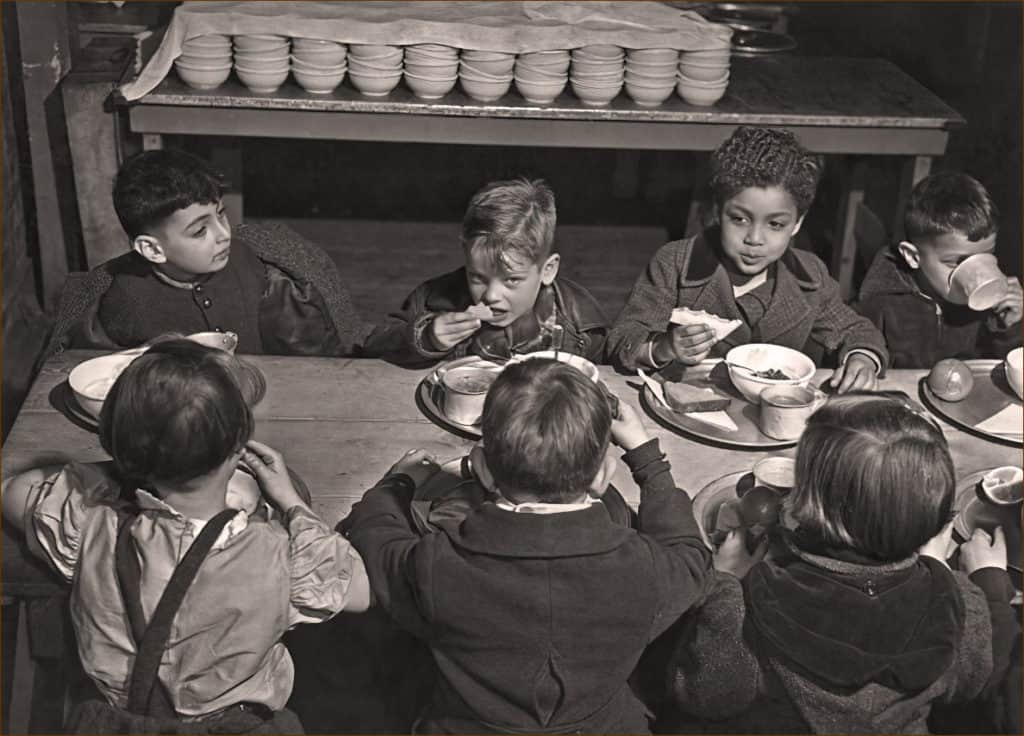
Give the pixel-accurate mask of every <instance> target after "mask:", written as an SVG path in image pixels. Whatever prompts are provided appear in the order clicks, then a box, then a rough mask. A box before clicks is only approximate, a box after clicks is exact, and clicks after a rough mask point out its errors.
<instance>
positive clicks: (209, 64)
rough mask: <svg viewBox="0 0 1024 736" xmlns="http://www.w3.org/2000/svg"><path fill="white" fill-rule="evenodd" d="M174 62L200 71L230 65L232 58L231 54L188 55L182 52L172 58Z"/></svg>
mask: <svg viewBox="0 0 1024 736" xmlns="http://www.w3.org/2000/svg"><path fill="white" fill-rule="evenodd" d="M174 63H175V64H178V65H180V66H183V67H186V68H188V69H193V70H195V71H202V70H204V69H209V70H212V71H220V70H221V69H223V68H224V67H230V66H231V63H232V59H231V54H228V55H227V56H189V55H188V54H182V55H181V56H179V57H178V58H177V59H175V60H174Z"/></svg>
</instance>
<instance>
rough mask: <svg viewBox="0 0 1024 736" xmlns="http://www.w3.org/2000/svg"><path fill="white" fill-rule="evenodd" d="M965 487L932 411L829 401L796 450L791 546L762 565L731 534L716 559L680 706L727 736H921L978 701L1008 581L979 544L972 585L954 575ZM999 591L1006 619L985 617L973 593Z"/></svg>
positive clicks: (1000, 556) (684, 649)
mask: <svg viewBox="0 0 1024 736" xmlns="http://www.w3.org/2000/svg"><path fill="white" fill-rule="evenodd" d="M955 487H956V478H955V475H954V470H953V461H952V459H951V458H950V456H949V451H948V449H947V446H946V442H945V439H944V438H943V436H942V433H941V431H940V430H939V429H938V428H937V427H935V426H934V425H933V424H932V423H931V422H930V421H928V420H927V419H926V418H924V417H922V416H920V415H918V414H916V413H914V412H913V411H912V410H911V409H909V408H908V407H906V406H905V405H903V404H902V403H901V402H899V401H895V400H892V399H889V398H884V397H878V396H872V395H860V396H856V395H854V396H848V397H838V398H835V399H833V400H832V401H830V402H829V403H827V404H826V405H825V406H824V407H823V408H822V409H820V410H819V411H817V412H816V413H815V414H814V415H812V416H811V418H810V420H809V421H808V424H807V429H806V430H805V431H804V433H803V435H802V436H801V438H800V443H799V446H798V448H797V456H796V485H795V488H794V489H793V491H792V493H791V494H790V495H789V496H788V497H787V498H786V499H785V500H784V502H783V516H784V524H785V527H789V528H788V529H787V528H784V529H781V538H782V539H781V542H782V546H783V547H784V552H782V553H781V554H779V555H776V556H775V557H774V558H773V559H771V560H770V561H764V562H760V563H757V564H754V560H753V559H752V558H751V556H750V555H749V554H748V553H747V551H746V547H745V544H744V540H743V535H742V534H739V533H737V532H733V533H732V534H731V536H730V537H729V538H727V539H726V541H725V542H723V544H722V547H721V548H720V549H719V550H718V552H716V555H715V568H716V574H715V582H714V585H713V586H712V590H711V592H710V593H709V595H708V597H707V599H706V601H705V603H704V604H703V606H702V607H701V608H700V609H699V611H698V612H697V613H696V615H695V621H693V622H692V629H691V631H692V637H684V638H683V640H682V641H681V644H680V647H679V649H678V651H677V653H676V658H675V662H674V666H673V675H674V676H673V680H674V683H673V684H674V694H675V698H676V699H677V702H678V704H679V706H680V707H681V708H682V709H683V710H685V711H687V712H689V713H691V714H693V715H696V716H698V717H702V718H707V719H711V720H725V719H727V720H726V722H725V723H723V724H716V728H717V727H718V725H721V726H722V728H723V730H725V731H728V732H730V733H743V732H750V731H751V729H753V730H756V731H761V732H767V733H807V732H813V733H927V732H928V731H927V730H926V726H925V719H926V718H927V716H928V712H929V710H930V709H931V707H932V703H933V702H942V701H964V700H968V699H971V698H973V697H975V696H977V695H978V694H979V693H980V692H981V691H982V688H983V686H984V685H985V683H986V680H987V679H988V678H989V677H990V674H991V672H992V639H993V622H995V621H996V620H997V619H1000V620H1002V621H1004V622H1005V620H1007V619H1006V616H1005V615H1003V614H1005V613H1007V612H1008V609H1009V599H1008V597H1005V596H1004V597H1002V598H1001V599H1000V596H1002V595H1003V592H1004V589H1003V587H1000V586H1001V585H1005V584H1008V582H1009V581H1008V580H1007V579H1006V573H1005V569H1006V554H1005V545H1004V546H1003V547H1002V548H999V547H998V545H992V546H991V547H990V546H989V544H988V542H987V540H984V539H982V537H981V535H978V536H977V537H976V538H975V539H974V540H972V541H971V542H968V543H967V544H966V545H965V549H968V548H969V549H970V551H971V553H970V554H962V555H961V564H962V566H963V567H964V568H965V570H966V573H967V574H970V577H971V580H968V578H967V574H964V573H961V572H951V571H950V570H949V568H948V567H947V566H946V564H945V557H946V549H947V545H948V542H949V539H950V534H951V533H952V532H951V526H952V524H951V523H949V522H950V519H951V518H952V516H953V514H954V510H953V500H954V496H955ZM1000 536H1001V535H1000ZM919 548H921V551H920V554H919V552H918V550H919ZM936 558H938V559H936ZM751 565H753V566H752V567H751ZM988 568H1002V571H1000V570H996V571H995V573H996V575H995V576H993V577H986V575H987V574H988ZM748 571H749V572H748ZM744 576H745V577H744ZM740 578H743V579H742V581H741V580H740ZM1000 578H1001V579H1002V580H1000ZM972 581H974V582H972ZM975 583H977V585H975ZM993 583H994V584H995V586H994V587H996V588H998V590H997V591H995V592H994V593H991V594H988V597H989V601H990V603H989V605H993V606H995V605H1000V606H1002V607H1003V608H1004V609H1007V610H1004V611H1002V612H1001V613H1000V615H999V616H996V615H994V614H993V615H992V616H991V619H990V610H989V605H986V596H987V593H986V592H983V590H982V589H981V588H979V587H978V586H985V587H986V588H987V587H989V586H992V585H993ZM997 601H999V602H998V603H997ZM999 640H1002V637H1000V638H999Z"/></svg>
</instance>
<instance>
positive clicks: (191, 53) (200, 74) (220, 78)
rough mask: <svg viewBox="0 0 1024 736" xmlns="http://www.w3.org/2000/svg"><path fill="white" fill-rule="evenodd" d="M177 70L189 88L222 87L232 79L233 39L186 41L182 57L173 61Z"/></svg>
mask: <svg viewBox="0 0 1024 736" xmlns="http://www.w3.org/2000/svg"><path fill="white" fill-rule="evenodd" d="M174 67H175V69H177V71H178V76H179V77H181V81H183V82H184V83H185V84H187V85H188V86H189V87H194V88H195V89H214V88H215V87H219V86H220V85H222V84H224V82H225V81H227V78H228V77H229V76H230V75H231V37H230V36H225V35H223V34H220V33H210V34H207V35H204V36H193V37H192V38H189V39H187V40H185V41H183V42H182V44H181V56H179V57H178V58H177V59H175V60H174Z"/></svg>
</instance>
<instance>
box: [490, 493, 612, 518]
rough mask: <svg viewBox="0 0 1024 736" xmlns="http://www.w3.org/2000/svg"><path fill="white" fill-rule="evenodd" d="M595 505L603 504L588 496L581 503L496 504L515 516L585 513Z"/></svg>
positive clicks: (507, 502) (503, 502)
mask: <svg viewBox="0 0 1024 736" xmlns="http://www.w3.org/2000/svg"><path fill="white" fill-rule="evenodd" d="M595 503H601V501H600V499H597V498H594V497H593V496H587V498H586V500H584V501H580V502H579V503H543V502H541V501H527V502H525V503H512V502H511V501H509V500H508V499H506V498H501V499H499V500H497V501H496V502H495V506H497V507H498V508H499V509H502V510H503V511H511V512H512V513H513V514H564V513H567V512H569V511H583V510H584V509H588V508H590V507H591V506H593V505H594V504H595Z"/></svg>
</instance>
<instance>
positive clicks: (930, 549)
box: [917, 521, 956, 567]
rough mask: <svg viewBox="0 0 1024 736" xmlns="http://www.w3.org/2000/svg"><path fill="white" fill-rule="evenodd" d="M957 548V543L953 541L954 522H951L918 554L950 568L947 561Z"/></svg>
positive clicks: (919, 550) (918, 551)
mask: <svg viewBox="0 0 1024 736" xmlns="http://www.w3.org/2000/svg"><path fill="white" fill-rule="evenodd" d="M955 548H956V543H955V542H954V541H953V522H952V521H951V522H949V523H948V524H946V526H944V527H942V529H941V530H939V533H938V534H936V535H935V536H934V537H932V538H931V539H929V540H928V541H927V542H925V543H924V544H923V545H922V546H921V547H920V548H919V549H918V550H917V553H918V554H919V555H922V556H924V557H931V558H932V559H935V560H938V561H939V562H941V563H943V564H945V565H946V566H947V567H948V563H946V560H948V559H949V556H950V555H952V554H953V550H954V549H955Z"/></svg>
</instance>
